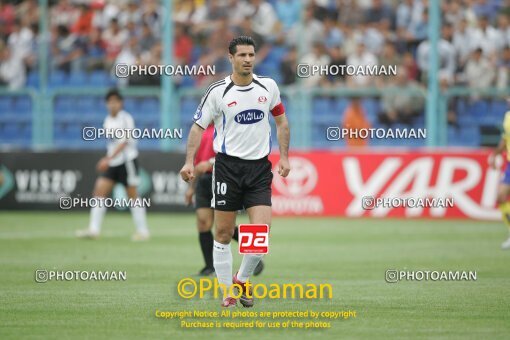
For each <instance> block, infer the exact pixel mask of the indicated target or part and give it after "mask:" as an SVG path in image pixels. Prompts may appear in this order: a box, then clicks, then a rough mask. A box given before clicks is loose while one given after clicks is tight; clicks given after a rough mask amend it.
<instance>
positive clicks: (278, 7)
mask: <svg viewBox="0 0 510 340" xmlns="http://www.w3.org/2000/svg"><path fill="white" fill-rule="evenodd" d="M274 6H275V11H276V15H277V17H278V19H279V21H280V23H281V26H282V30H283V32H284V33H285V32H288V31H289V30H290V29H291V28H292V26H294V25H295V24H296V23H297V22H298V21H299V18H300V16H301V11H300V10H301V4H300V3H299V1H295V0H277V1H276V3H275V5H274Z"/></svg>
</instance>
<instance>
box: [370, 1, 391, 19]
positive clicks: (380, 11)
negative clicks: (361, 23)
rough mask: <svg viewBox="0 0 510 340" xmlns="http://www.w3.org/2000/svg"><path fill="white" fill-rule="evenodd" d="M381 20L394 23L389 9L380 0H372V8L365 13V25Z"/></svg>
mask: <svg viewBox="0 0 510 340" xmlns="http://www.w3.org/2000/svg"><path fill="white" fill-rule="evenodd" d="M383 20H388V21H389V22H393V21H394V19H393V11H392V9H391V7H389V6H388V5H386V4H385V3H384V2H383V1H382V0H372V6H370V8H369V9H367V10H366V11H365V21H366V22H367V23H375V22H381V21H383Z"/></svg>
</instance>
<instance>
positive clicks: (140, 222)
mask: <svg viewBox="0 0 510 340" xmlns="http://www.w3.org/2000/svg"><path fill="white" fill-rule="evenodd" d="M130 210H131V216H133V221H134V222H135V226H136V231H138V232H139V233H140V234H143V235H148V234H149V229H148V228H147V216H146V215H147V214H146V212H145V207H131V208H130Z"/></svg>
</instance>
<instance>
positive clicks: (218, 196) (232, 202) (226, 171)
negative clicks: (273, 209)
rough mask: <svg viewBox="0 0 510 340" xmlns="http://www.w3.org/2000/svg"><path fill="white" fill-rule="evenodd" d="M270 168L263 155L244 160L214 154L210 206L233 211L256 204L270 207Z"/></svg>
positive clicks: (271, 177)
mask: <svg viewBox="0 0 510 340" xmlns="http://www.w3.org/2000/svg"><path fill="white" fill-rule="evenodd" d="M271 169H272V166H271V162H270V161H269V160H268V159H267V157H264V158H261V159H257V160H244V159H240V158H237V157H232V156H228V155H225V154H223V153H217V154H216V161H215V163H214V170H213V178H212V180H213V185H212V187H213V200H212V207H213V209H216V210H221V211H237V210H241V209H243V208H244V209H248V208H250V207H253V206H256V205H266V206H271V182H272V181H273V173H272V172H271Z"/></svg>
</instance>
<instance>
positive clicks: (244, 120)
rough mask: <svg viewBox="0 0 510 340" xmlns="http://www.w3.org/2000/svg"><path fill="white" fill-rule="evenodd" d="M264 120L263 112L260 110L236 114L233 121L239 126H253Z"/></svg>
mask: <svg viewBox="0 0 510 340" xmlns="http://www.w3.org/2000/svg"><path fill="white" fill-rule="evenodd" d="M262 119H264V112H263V111H260V110H244V111H241V112H239V113H238V114H236V116H235V118H234V120H235V121H236V123H239V124H254V123H257V122H260V121H261V120H262Z"/></svg>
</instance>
